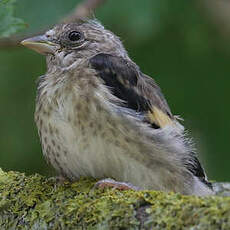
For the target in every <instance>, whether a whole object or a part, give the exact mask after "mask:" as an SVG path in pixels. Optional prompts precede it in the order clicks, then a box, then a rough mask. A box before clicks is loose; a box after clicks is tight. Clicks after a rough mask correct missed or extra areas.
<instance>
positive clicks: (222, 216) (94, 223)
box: [0, 170, 230, 230]
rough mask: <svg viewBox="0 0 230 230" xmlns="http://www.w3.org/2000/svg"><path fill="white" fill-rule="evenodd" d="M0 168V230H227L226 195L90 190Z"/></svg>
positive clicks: (229, 202) (229, 206) (83, 184)
mask: <svg viewBox="0 0 230 230" xmlns="http://www.w3.org/2000/svg"><path fill="white" fill-rule="evenodd" d="M94 183H95V181H94V180H90V179H81V180H79V181H78V182H75V183H70V182H66V183H64V184H58V183H57V182H56V180H55V179H53V178H50V179H47V178H45V177H43V176H40V175H38V174H36V175H32V176H25V174H23V173H18V172H3V171H2V170H0V229H34V230H35V229H56V230H57V229H67V230H68V229H174V230H176V229H202V230H205V229H209V230H210V229H222V230H224V229H226V230H227V229H229V227H230V197H220V196H213V197H205V198H200V197H195V196H182V195H179V194H174V193H169V194H168V193H163V192H156V191H141V192H135V191H122V192H121V191H118V190H111V189H106V190H100V189H93V185H94Z"/></svg>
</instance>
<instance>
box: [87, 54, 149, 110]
mask: <svg viewBox="0 0 230 230" xmlns="http://www.w3.org/2000/svg"><path fill="white" fill-rule="evenodd" d="M90 64H91V66H92V67H93V68H95V69H96V70H97V72H98V74H99V76H100V77H101V79H103V81H104V84H105V85H106V86H108V87H109V88H110V89H111V91H112V93H113V95H114V96H116V97H118V98H119V99H121V100H123V101H124V102H126V106H127V107H128V108H130V109H133V110H135V111H137V112H144V111H148V110H149V109H150V102H149V100H148V99H146V98H144V97H143V96H141V95H139V94H138V92H136V91H135V90H134V87H136V86H137V81H138V72H137V70H136V67H135V66H133V65H131V64H130V63H128V62H127V61H126V60H124V59H122V58H118V57H115V56H112V55H109V54H98V55H96V56H94V57H93V58H91V59H90Z"/></svg>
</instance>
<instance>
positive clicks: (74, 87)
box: [21, 19, 213, 196]
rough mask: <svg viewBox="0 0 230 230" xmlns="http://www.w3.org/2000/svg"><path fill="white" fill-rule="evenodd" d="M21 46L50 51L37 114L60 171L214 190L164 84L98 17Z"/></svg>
mask: <svg viewBox="0 0 230 230" xmlns="http://www.w3.org/2000/svg"><path fill="white" fill-rule="evenodd" d="M21 44H22V45H24V46H26V47H28V48H30V49H32V50H35V51H36V52H38V53H40V54H42V55H45V56H46V63H47V71H46V73H45V74H44V75H42V76H40V77H39V78H38V81H37V96H36V107H35V115H34V118H35V123H36V125H37V129H38V134H39V138H40V142H41V146H42V151H43V154H44V156H45V159H46V160H47V162H48V163H49V164H51V165H52V166H53V167H54V169H55V170H56V171H57V172H58V174H59V175H61V176H62V177H64V178H66V179H69V180H70V181H75V180H78V179H79V178H80V177H93V178H95V179H97V180H99V182H98V183H99V185H102V186H104V185H106V184H107V185H109V186H110V185H112V186H113V185H114V187H116V186H117V187H119V186H120V188H136V189H147V190H160V191H165V192H175V193H180V194H183V195H197V196H207V195H212V194H213V190H212V184H211V183H210V182H209V181H208V179H207V176H206V174H205V172H204V169H203V167H202V166H201V164H200V162H199V160H198V157H197V154H196V150H195V148H194V146H193V141H192V140H191V138H190V137H189V136H188V133H187V131H186V130H185V129H184V127H183V125H182V124H181V123H180V121H179V119H178V117H177V116H174V115H173V114H172V112H171V110H170V108H169V106H168V104H167V101H166V99H165V97H164V95H163V93H162V92H161V89H160V87H159V86H158V85H157V83H156V82H155V80H154V79H153V78H151V77H149V76H148V75H146V74H144V73H142V72H141V70H140V68H139V66H138V65H137V64H136V63H134V62H133V61H132V60H131V58H130V57H129V55H128V53H127V51H126V49H125V48H124V46H123V44H122V42H121V40H120V39H119V37H118V36H116V35H115V34H114V33H112V32H111V31H109V30H107V29H105V27H104V26H103V25H102V24H101V23H100V22H99V21H98V20H96V19H81V20H78V21H76V22H71V23H62V24H58V25H55V26H54V27H53V28H51V29H50V30H48V31H47V32H45V33H44V34H43V35H39V36H35V37H32V38H28V39H25V40H23V41H22V42H21ZM100 183H101V184H100Z"/></svg>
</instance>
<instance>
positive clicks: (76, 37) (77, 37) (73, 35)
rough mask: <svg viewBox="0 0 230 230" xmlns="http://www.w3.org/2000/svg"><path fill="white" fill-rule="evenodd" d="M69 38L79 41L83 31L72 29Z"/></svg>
mask: <svg viewBox="0 0 230 230" xmlns="http://www.w3.org/2000/svg"><path fill="white" fill-rule="evenodd" d="M68 38H69V40H70V41H72V42H75V41H78V40H80V39H81V33H80V32H78V31H72V32H70V33H69V35H68Z"/></svg>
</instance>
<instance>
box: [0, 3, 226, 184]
mask: <svg viewBox="0 0 230 230" xmlns="http://www.w3.org/2000/svg"><path fill="white" fill-rule="evenodd" d="M77 2H79V1H76V0H68V1H64V0H49V1H47V0H40V1H35V0H20V1H18V2H17V5H16V16H18V17H20V18H23V19H24V20H25V22H26V23H27V24H28V25H29V27H28V29H26V30H24V31H23V32H22V33H23V34H27V33H28V34H30V33H33V32H37V31H39V30H42V29H43V28H46V27H48V26H49V25H52V24H54V23H56V22H58V20H60V19H61V18H62V17H63V16H64V15H67V14H68V13H69V12H71V10H72V9H73V8H74V7H75V5H76V3H77ZM199 2H201V1H186V0H180V1H178V0H176V1H174V0H144V1H140V0H125V1H124V0H116V1H112V0H108V1H107V2H106V3H105V4H104V5H103V6H102V7H100V8H99V9H98V10H97V11H96V13H95V15H96V17H97V18H98V19H99V20H100V21H101V22H102V23H103V24H104V25H105V26H106V27H107V28H108V29H110V30H112V31H113V32H114V33H116V34H117V35H119V36H120V37H121V40H122V41H123V43H124V45H125V47H126V48H127V50H128V52H129V54H130V57H131V58H132V59H133V60H134V61H135V62H136V63H137V64H138V65H139V66H140V67H141V69H142V71H143V72H145V73H146V74H149V75H151V76H153V77H154V78H155V80H156V81H157V83H158V84H159V85H160V86H161V88H162V91H163V93H164V94H165V97H166V98H167V100H168V103H169V105H170V107H171V110H172V112H173V113H174V114H176V115H178V114H179V115H181V116H182V117H183V118H184V122H183V124H184V125H185V127H186V128H187V129H188V130H189V131H190V134H191V136H192V137H193V138H194V141H195V143H196V147H197V149H198V153H199V156H200V159H201V161H202V162H203V164H204V166H205V168H206V171H207V173H208V176H209V178H210V179H211V180H217V181H230V174H229V166H230V164H229V161H230V154H229V149H228V144H229V142H230V139H229V131H230V121H229V117H230V106H229V101H228V100H229V96H230V95H229V84H230V77H229V72H230V68H229V67H230V65H229V61H230V45H229V44H230V42H229V40H230V36H229V37H228V35H226V34H225V35H224V33H222V32H223V31H222V30H220V29H219V27H221V25H218V23H215V18H212V16H211V15H210V14H209V13H208V10H207V9H206V7H205V4H200V3H199ZM221 31H222V32H221ZM45 70H46V67H45V58H44V57H42V56H40V55H39V54H37V53H35V52H33V51H30V50H28V49H26V48H24V47H20V46H18V47H15V48H1V49H0V106H1V107H0V167H2V168H3V169H4V170H19V171H23V172H26V173H28V174H30V173H35V172H38V173H42V174H50V173H51V171H50V169H49V167H48V166H47V165H46V163H45V161H44V158H43V157H42V152H41V148H40V144H39V139H38V135H37V130H36V127H35V124H34V122H33V112H34V100H35V91H36V88H35V81H36V79H37V77H38V76H40V75H42V74H43V73H44V72H45Z"/></svg>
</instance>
